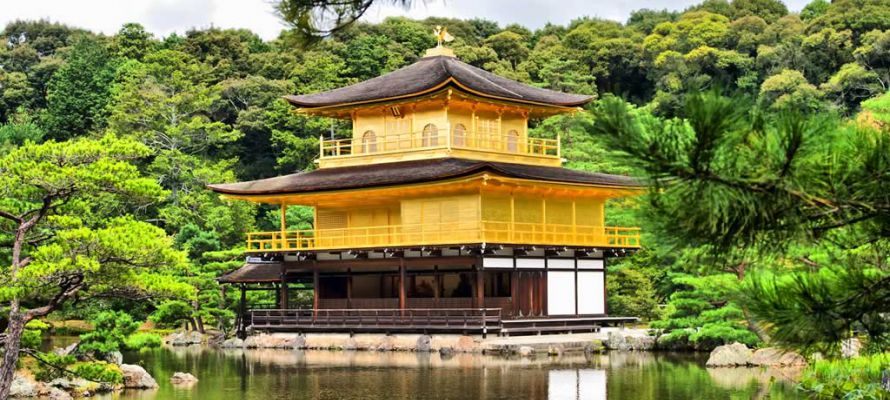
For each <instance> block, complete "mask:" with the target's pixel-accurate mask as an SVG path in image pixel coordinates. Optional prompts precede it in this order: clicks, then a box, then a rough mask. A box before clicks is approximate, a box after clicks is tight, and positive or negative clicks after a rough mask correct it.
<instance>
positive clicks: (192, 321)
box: [189, 318, 198, 331]
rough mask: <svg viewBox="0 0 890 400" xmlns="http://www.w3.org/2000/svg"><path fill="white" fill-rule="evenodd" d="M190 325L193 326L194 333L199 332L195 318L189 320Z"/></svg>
mask: <svg viewBox="0 0 890 400" xmlns="http://www.w3.org/2000/svg"><path fill="white" fill-rule="evenodd" d="M189 324H190V325H191V326H192V330H193V331H196V330H198V325H196V324H195V319H194V318H189Z"/></svg>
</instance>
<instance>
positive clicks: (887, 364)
mask: <svg viewBox="0 0 890 400" xmlns="http://www.w3.org/2000/svg"><path fill="white" fill-rule="evenodd" d="M887 369H890V353H882V354H875V355H871V356H863V357H857V358H851V359H841V360H819V361H816V363H815V364H813V365H811V366H810V367H809V368H807V369H806V371H804V374H803V377H802V378H801V382H800V388H801V389H802V390H804V391H807V392H810V394H812V395H813V396H814V397H818V398H826V399H827V398H835V399H839V398H843V399H847V400H859V399H863V400H864V399H883V398H887V397H890V393H888V392H886V391H885V390H884V389H883V388H881V374H882V373H883V371H885V370H887Z"/></svg>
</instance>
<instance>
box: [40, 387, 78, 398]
mask: <svg viewBox="0 0 890 400" xmlns="http://www.w3.org/2000/svg"><path fill="white" fill-rule="evenodd" d="M46 398H47V399H49V400H73V399H74V398H73V397H71V395H70V394H68V392H66V391H64V390H62V389H59V388H50V389H49V393H47V394H46Z"/></svg>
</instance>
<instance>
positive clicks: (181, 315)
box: [149, 300, 192, 327]
mask: <svg viewBox="0 0 890 400" xmlns="http://www.w3.org/2000/svg"><path fill="white" fill-rule="evenodd" d="M191 318H192V307H191V306H190V305H189V304H188V303H186V302H184V301H179V300H170V301H165V302H163V303H161V304H160V305H158V308H157V310H155V312H154V313H152V314H151V316H150V317H149V319H150V320H151V321H152V322H154V323H156V324H158V325H159V326H165V327H175V326H177V325H178V324H180V323H182V322H183V321H187V320H191Z"/></svg>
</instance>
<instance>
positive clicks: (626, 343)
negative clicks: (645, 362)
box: [603, 331, 655, 351]
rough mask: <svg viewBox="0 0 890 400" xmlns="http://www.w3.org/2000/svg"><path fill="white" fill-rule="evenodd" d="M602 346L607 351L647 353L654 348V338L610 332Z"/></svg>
mask: <svg viewBox="0 0 890 400" xmlns="http://www.w3.org/2000/svg"><path fill="white" fill-rule="evenodd" d="M603 344H604V345H605V346H606V348H607V349H609V350H620V351H648V350H652V349H654V348H655V338H654V337H652V336H649V335H625V334H624V333H622V332H619V331H611V332H609V336H608V338H607V339H606V341H605V342H603Z"/></svg>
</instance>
